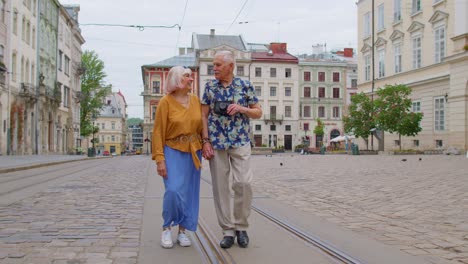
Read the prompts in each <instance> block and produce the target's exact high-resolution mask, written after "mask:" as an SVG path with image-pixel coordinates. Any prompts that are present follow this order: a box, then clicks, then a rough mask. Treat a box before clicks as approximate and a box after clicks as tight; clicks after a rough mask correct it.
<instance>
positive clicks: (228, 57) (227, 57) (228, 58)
mask: <svg viewBox="0 0 468 264" xmlns="http://www.w3.org/2000/svg"><path fill="white" fill-rule="evenodd" d="M217 56H223V60H224V61H225V62H227V63H231V62H232V63H234V67H235V66H236V58H235V57H234V53H233V52H232V51H230V50H218V51H217V52H216V53H215V57H217Z"/></svg>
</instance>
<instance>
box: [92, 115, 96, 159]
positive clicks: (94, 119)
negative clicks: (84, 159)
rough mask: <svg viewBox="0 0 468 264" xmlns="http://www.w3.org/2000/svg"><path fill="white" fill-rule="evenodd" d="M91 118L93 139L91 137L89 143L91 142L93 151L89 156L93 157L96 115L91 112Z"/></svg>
mask: <svg viewBox="0 0 468 264" xmlns="http://www.w3.org/2000/svg"><path fill="white" fill-rule="evenodd" d="M91 119H92V120H93V139H91V143H92V144H93V152H92V153H91V157H95V156H96V147H95V146H94V142H95V141H96V139H95V138H94V134H95V132H96V115H95V114H93V115H92V118H91Z"/></svg>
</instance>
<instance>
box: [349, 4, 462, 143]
mask: <svg viewBox="0 0 468 264" xmlns="http://www.w3.org/2000/svg"><path fill="white" fill-rule="evenodd" d="M372 2H374V10H372ZM357 6H358V27H359V28H358V45H359V56H358V66H359V73H358V90H359V91H362V92H365V93H368V94H372V93H375V91H376V90H377V89H379V88H381V87H384V86H385V85H394V84H405V85H407V86H409V87H410V88H411V89H412V94H411V99H412V101H413V106H412V111H414V112H421V113H422V114H423V119H422V121H421V127H422V131H421V132H420V133H419V134H418V135H417V136H414V137H402V141H401V142H400V141H399V140H398V135H397V134H389V133H385V137H384V138H385V139H384V144H382V145H383V146H384V148H385V150H391V149H396V148H400V145H401V147H402V148H403V149H417V150H427V149H447V148H449V147H454V148H457V149H460V150H466V149H467V148H468V115H467V113H468V88H467V87H468V74H467V72H468V2H467V1H450V0H428V1H423V0H375V1H373V0H360V1H359V2H358V3H357ZM373 17H374V19H372V18H373ZM372 29H374V30H372ZM372 61H374V63H372Z"/></svg>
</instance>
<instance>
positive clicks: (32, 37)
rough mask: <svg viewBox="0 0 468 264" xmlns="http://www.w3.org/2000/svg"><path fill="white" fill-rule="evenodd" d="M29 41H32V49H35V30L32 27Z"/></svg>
mask: <svg viewBox="0 0 468 264" xmlns="http://www.w3.org/2000/svg"><path fill="white" fill-rule="evenodd" d="M31 41H32V45H31V46H32V48H33V49H35V48H36V29H35V28H34V27H33V28H32V34H31Z"/></svg>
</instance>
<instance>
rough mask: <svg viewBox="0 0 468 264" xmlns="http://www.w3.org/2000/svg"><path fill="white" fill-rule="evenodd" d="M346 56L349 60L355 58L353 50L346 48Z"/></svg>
mask: <svg viewBox="0 0 468 264" xmlns="http://www.w3.org/2000/svg"><path fill="white" fill-rule="evenodd" d="M344 56H345V57H347V58H352V57H353V48H344Z"/></svg>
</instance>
